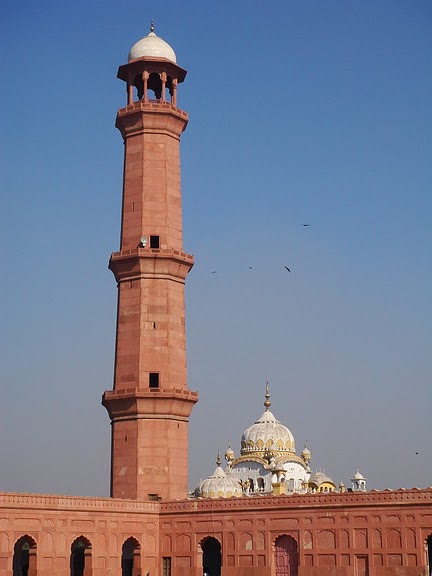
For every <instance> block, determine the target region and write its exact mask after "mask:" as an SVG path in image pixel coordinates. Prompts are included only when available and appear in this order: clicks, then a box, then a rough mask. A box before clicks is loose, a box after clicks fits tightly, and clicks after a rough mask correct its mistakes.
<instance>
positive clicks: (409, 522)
mask: <svg viewBox="0 0 432 576" xmlns="http://www.w3.org/2000/svg"><path fill="white" fill-rule="evenodd" d="M431 534H432V489H427V490H403V491H390V490H389V491H384V492H365V493H344V494H340V493H331V494H322V493H321V494H313V495H312V494H305V495H298V496H278V497H271V496H266V497H265V498H260V497H255V498H240V499H217V500H209V499H204V500H199V501H185V502H176V503H166V504H162V505H161V530H160V539H161V548H162V550H163V554H166V555H170V554H171V555H172V566H173V572H172V574H173V576H185V575H186V574H194V575H195V574H196V576H198V574H199V575H200V576H202V568H201V566H202V565H203V563H202V543H203V542H204V541H205V540H206V538H209V537H211V538H215V539H217V540H218V541H219V542H220V545H221V555H222V576H234V575H237V576H239V575H240V574H248V575H249V574H250V575H251V576H253V575H255V576H265V575H269V576H270V575H272V576H274V575H275V574H278V572H277V571H276V567H275V558H276V555H277V547H278V539H279V538H280V537H281V536H288V537H290V538H291V539H292V541H293V542H295V544H296V547H297V550H296V551H294V553H296V554H297V565H298V575H299V576H318V575H319V576H325V575H326V574H328V575H340V576H344V575H346V576H350V575H353V576H354V575H356V576H391V575H398V576H411V575H412V576H414V575H415V576H420V575H422V576H423V575H424V576H426V565H427V551H426V540H427V538H428V537H429V536H430V535H431ZM194 567H196V571H195V570H194Z"/></svg>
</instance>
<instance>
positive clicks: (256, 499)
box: [160, 488, 432, 513]
mask: <svg viewBox="0 0 432 576" xmlns="http://www.w3.org/2000/svg"><path fill="white" fill-rule="evenodd" d="M394 504H398V505H400V506H403V505H407V506H410V507H412V506H416V505H418V506H425V505H429V506H431V507H432V488H424V489H421V488H412V489H408V490H405V489H403V488H401V489H399V490H380V491H378V490H373V491H370V492H344V493H340V492H318V493H316V494H293V495H286V494H285V495H283V496H251V497H247V496H244V497H242V498H217V499H210V498H206V499H204V498H203V499H200V498H197V499H190V500H182V501H178V502H161V509H160V510H161V513H172V512H182V511H184V512H187V513H193V512H197V513H199V512H203V511H205V510H211V511H212V512H218V511H220V512H225V511H226V510H227V509H230V510H242V509H248V510H264V509H278V510H280V509H285V510H289V509H293V510H295V509H307V508H313V509H317V508H327V507H329V506H330V507H332V508H334V509H337V508H356V507H362V508H364V507H368V506H374V507H376V506H383V507H385V506H394Z"/></svg>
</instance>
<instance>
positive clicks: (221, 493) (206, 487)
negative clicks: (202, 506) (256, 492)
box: [198, 456, 242, 498]
mask: <svg viewBox="0 0 432 576" xmlns="http://www.w3.org/2000/svg"><path fill="white" fill-rule="evenodd" d="M220 462H221V461H220V456H218V460H217V466H216V470H215V471H214V472H213V474H212V475H211V476H209V477H208V478H206V479H205V480H203V481H202V482H201V483H200V485H199V489H198V491H199V495H200V496H201V498H232V497H233V496H236V497H239V496H241V495H242V488H241V485H240V482H238V480H236V479H235V478H234V477H233V476H231V475H227V474H225V472H224V470H223V468H221V465H220Z"/></svg>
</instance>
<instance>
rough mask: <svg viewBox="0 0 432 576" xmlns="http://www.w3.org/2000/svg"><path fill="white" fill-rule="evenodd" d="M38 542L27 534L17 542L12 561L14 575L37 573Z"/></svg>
mask: <svg viewBox="0 0 432 576" xmlns="http://www.w3.org/2000/svg"><path fill="white" fill-rule="evenodd" d="M36 554H37V544H36V540H35V539H34V538H33V537H32V536H29V534H25V536H21V538H18V540H17V541H16V542H15V545H14V554H13V561H12V574H13V576H36V575H37V567H36V562H37V555H36Z"/></svg>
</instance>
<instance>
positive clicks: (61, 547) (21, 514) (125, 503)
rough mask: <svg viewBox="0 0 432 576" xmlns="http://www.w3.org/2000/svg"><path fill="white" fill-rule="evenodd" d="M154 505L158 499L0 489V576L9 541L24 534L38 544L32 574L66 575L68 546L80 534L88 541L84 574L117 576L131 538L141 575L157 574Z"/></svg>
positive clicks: (8, 560)
mask: <svg viewBox="0 0 432 576" xmlns="http://www.w3.org/2000/svg"><path fill="white" fill-rule="evenodd" d="M158 509H159V504H158V503H157V502H136V501H131V500H113V499H109V498H76V497H68V496H47V495H37V494H5V493H0V576H12V561H13V550H14V545H15V542H16V541H17V540H19V538H21V537H22V536H25V535H28V536H30V537H31V538H32V539H33V540H34V541H35V542H36V545H37V546H36V570H37V572H36V574H35V575H33V574H32V575H31V576H54V575H55V576H70V554H71V545H72V543H73V542H74V541H75V540H76V538H79V537H81V536H82V537H84V538H85V539H86V540H88V541H89V542H90V544H91V550H90V554H91V558H90V560H89V561H88V562H87V559H86V566H87V564H91V569H89V570H86V571H85V576H121V556H122V546H123V543H124V542H125V541H126V540H127V539H128V538H130V537H134V538H135V539H136V540H137V541H138V542H139V543H140V547H141V550H140V553H141V554H140V555H141V574H143V575H144V576H145V575H146V574H147V573H148V572H150V574H151V575H153V574H156V573H158V572H157V568H156V567H157V563H158V555H159V537H158V529H159V525H158ZM137 576H138V575H137Z"/></svg>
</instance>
